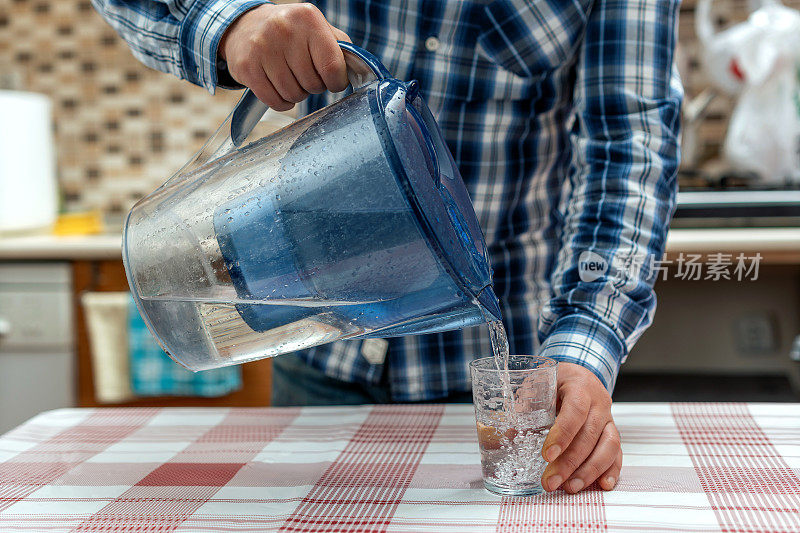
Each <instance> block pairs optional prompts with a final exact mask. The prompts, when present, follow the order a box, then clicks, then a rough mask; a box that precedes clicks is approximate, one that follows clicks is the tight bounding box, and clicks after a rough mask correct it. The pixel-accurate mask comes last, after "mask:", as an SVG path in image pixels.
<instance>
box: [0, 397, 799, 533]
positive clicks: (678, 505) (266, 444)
mask: <svg viewBox="0 0 800 533" xmlns="http://www.w3.org/2000/svg"><path fill="white" fill-rule="evenodd" d="M614 416H615V418H616V420H617V424H618V425H619V428H620V430H621V432H622V440H623V448H624V452H625V466H624V468H623V472H622V475H621V476H620V480H619V485H618V487H617V489H616V490H614V491H613V492H602V491H600V490H595V489H594V488H590V489H589V490H587V491H584V492H581V493H579V494H577V495H574V496H570V495H568V494H565V493H563V492H557V493H554V494H545V495H541V496H536V497H530V498H509V497H502V498H501V497H498V496H494V495H492V494H490V493H488V492H486V491H485V490H484V489H483V488H482V484H481V472H480V466H479V456H478V446H477V441H476V435H475V426H474V418H473V413H472V407H471V406H469V405H448V406H441V405H436V406H434V405H431V406H382V407H374V406H364V407H347V408H344V407H342V408H305V409H273V408H265V409H64V410H59V411H52V412H48V413H44V414H41V415H39V416H37V417H36V418H34V419H32V420H31V421H29V422H27V423H26V424H24V425H22V426H20V427H19V428H17V429H15V430H13V431H11V432H9V433H7V434H6V435H4V436H2V437H0V461H2V462H0V532H2V533H6V532H11V531H36V532H51V531H59V532H61V531H64V532H66V531H114V532H123V531H124V532H133V531H136V532H139V531H146V532H238V531H253V532H255V531H258V532H260V531H275V530H277V531H327V532H339V531H387V532H390V531H391V532H402V531H432V532H433V531H435V532H457V533H465V532H482V531H492V532H494V531H498V532H517V531H519V532H522V531H537V532H547V531H569V532H582V531H600V530H604V531H624V532H630V531H647V532H658V531H676V532H683V531H728V532H747V533H750V532H757V531H764V532H770V533H776V532H800V404H616V405H615V406H614Z"/></svg>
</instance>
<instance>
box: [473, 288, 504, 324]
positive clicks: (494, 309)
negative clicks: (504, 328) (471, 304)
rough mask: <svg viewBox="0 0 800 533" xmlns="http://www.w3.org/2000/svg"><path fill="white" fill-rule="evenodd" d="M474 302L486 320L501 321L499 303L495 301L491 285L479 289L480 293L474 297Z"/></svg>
mask: <svg viewBox="0 0 800 533" xmlns="http://www.w3.org/2000/svg"><path fill="white" fill-rule="evenodd" d="M476 300H477V301H478V303H479V304H480V306H481V308H482V310H483V314H484V316H485V317H486V318H487V320H502V318H503V317H502V313H501V312H500V301H499V300H498V299H497V296H496V295H495V293H494V289H492V286H491V285H487V286H486V287H484V288H483V289H481V292H479V293H478V295H477V296H476Z"/></svg>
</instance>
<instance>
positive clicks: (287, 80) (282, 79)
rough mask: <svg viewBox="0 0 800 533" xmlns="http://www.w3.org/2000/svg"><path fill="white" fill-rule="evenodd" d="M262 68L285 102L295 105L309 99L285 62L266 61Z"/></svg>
mask: <svg viewBox="0 0 800 533" xmlns="http://www.w3.org/2000/svg"><path fill="white" fill-rule="evenodd" d="M262 68H263V69H264V72H266V73H267V77H268V78H269V81H270V82H271V83H272V85H273V86H274V87H275V90H276V91H278V94H279V95H280V97H281V98H282V99H283V100H284V101H286V102H291V103H292V105H294V104H295V103H297V102H302V101H303V100H305V99H306V98H307V97H308V93H307V92H306V91H305V90H304V89H303V87H301V86H300V83H299V82H298V81H297V78H295V75H294V73H293V72H292V69H291V68H289V65H287V64H286V63H285V62H279V61H268V62H267V61H265V62H264V63H262ZM279 111H280V110H279Z"/></svg>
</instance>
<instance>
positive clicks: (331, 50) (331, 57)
mask: <svg viewBox="0 0 800 533" xmlns="http://www.w3.org/2000/svg"><path fill="white" fill-rule="evenodd" d="M342 33H344V32H342ZM332 35H333V34H332V33H325V32H320V33H319V34H315V36H314V37H312V38H311V39H310V40H309V43H308V51H309V52H310V54H311V61H312V62H313V64H314V69H315V71H316V73H317V74H318V75H319V77H320V78H322V81H323V82H324V83H325V87H326V88H327V89H328V90H329V91H331V92H339V91H343V90H344V89H345V88H346V87H347V84H348V81H347V65H346V64H345V62H344V54H343V53H342V49H341V48H340V47H339V45H338V44H337V43H336V40H335V38H331V37H332Z"/></svg>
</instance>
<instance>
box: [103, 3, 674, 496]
mask: <svg viewBox="0 0 800 533" xmlns="http://www.w3.org/2000/svg"><path fill="white" fill-rule="evenodd" d="M95 5H96V6H97V7H98V9H99V10H100V11H101V13H103V15H104V16H105V17H106V19H107V20H108V21H109V22H110V23H111V24H112V26H114V27H115V28H116V29H117V30H118V32H119V33H120V34H121V35H122V37H123V38H125V39H126V40H127V41H128V43H129V44H130V46H131V48H132V50H133V52H134V54H135V55H136V56H137V57H139V58H140V59H141V60H142V61H144V62H145V63H146V64H148V65H150V66H152V67H154V68H157V69H160V70H163V71H165V72H170V73H172V74H175V75H176V76H179V77H182V78H186V79H188V80H189V81H191V82H192V83H195V84H198V85H202V86H204V87H206V88H207V89H208V90H209V91H212V92H213V91H214V89H215V88H216V87H240V86H241V85H244V86H247V87H249V88H251V89H252V90H253V91H254V92H255V94H256V95H257V96H258V97H259V98H260V99H261V100H263V101H264V102H265V103H267V104H268V105H269V106H271V107H272V108H274V109H277V110H286V109H290V108H291V107H292V106H293V105H294V104H295V103H298V102H303V101H305V102H304V105H306V106H307V109H308V110H313V109H317V108H319V107H321V106H322V105H324V103H325V101H324V100H323V98H322V96H321V95H320V93H322V92H323V91H325V90H328V91H340V90H342V89H344V88H345V86H346V84H347V78H346V72H345V64H344V60H343V56H342V53H341V51H340V50H339V48H338V46H337V45H336V40H337V39H338V40H348V41H349V40H350V39H351V38H352V40H353V42H355V43H356V44H358V45H360V46H362V47H364V48H366V49H367V50H369V51H371V52H372V53H373V54H375V55H377V56H378V57H379V58H380V59H381V60H382V61H383V63H384V64H385V65H386V66H387V67H388V69H389V71H390V72H392V73H393V74H394V75H395V76H396V77H398V78H400V79H406V80H408V79H417V80H418V81H419V82H420V87H421V91H422V94H423V96H424V97H425V99H426V101H427V103H428V105H429V106H430V107H431V109H432V111H433V113H434V115H435V116H436V117H437V119H438V121H439V124H440V126H441V128H442V130H443V132H444V135H445V137H446V139H447V141H448V144H449V147H450V150H451V151H452V153H453V156H454V158H455V160H456V162H457V164H458V166H459V169H460V170H461V174H462V176H463V178H464V181H465V183H466V184H467V187H468V189H469V192H470V195H471V198H472V200H473V202H474V204H475V210H476V213H477V215H478V218H479V221H480V223H481V226H482V228H483V230H484V233H485V235H486V238H487V244H488V246H489V251H490V254H491V262H492V266H493V268H494V282H495V291H496V293H497V294H498V296H499V298H500V300H501V307H502V312H503V318H504V323H505V325H506V327H507V328H508V333H509V336H510V342H511V353H517V354H524V353H535V352H537V353H539V354H541V355H544V356H549V357H552V358H554V359H557V360H558V361H560V364H559V371H558V409H559V412H558V417H557V419H556V422H555V424H554V426H553V428H552V430H551V431H550V434H549V436H548V437H547V440H546V442H545V446H544V451H543V455H544V457H545V459H547V460H548V461H550V464H549V465H548V467H547V470H546V471H545V473H544V476H543V486H544V488H545V489H546V490H555V489H557V488H559V487H561V488H563V489H564V490H566V491H567V492H570V493H574V492H577V491H579V490H581V489H583V488H585V487H586V486H588V485H589V484H591V483H592V482H594V481H598V483H599V486H600V487H602V488H603V489H605V490H611V489H612V488H613V487H614V485H615V484H616V481H617V478H618V476H619V471H620V467H621V464H622V452H621V448H620V441H619V433H618V432H617V429H616V427H615V425H614V422H613V419H612V416H611V410H610V408H611V396H610V391H611V390H613V386H614V382H615V379H616V376H617V373H618V371H619V365H620V364H621V363H622V362H623V361H624V358H625V357H626V355H627V353H628V351H629V350H630V348H631V347H632V346H633V344H634V342H635V341H636V339H637V338H638V337H639V336H640V335H641V333H642V332H643V331H644V329H645V328H646V327H647V326H648V325H649V323H650V322H651V320H652V315H653V312H654V310H655V295H654V293H653V290H652V283H653V281H654V280H653V276H652V275H651V271H652V268H650V267H651V266H652V262H653V258H658V257H660V256H661V254H662V252H663V249H664V243H665V239H666V232H667V226H668V223H669V219H670V217H671V214H672V210H673V207H674V196H675V188H676V180H675V174H676V169H677V164H678V137H677V136H678V119H679V108H680V103H681V97H682V93H681V89H680V83H679V81H678V79H677V77H676V76H675V75H674V69H673V65H672V63H673V50H674V45H675V26H676V19H677V11H678V0H573V1H568V0H318V1H317V2H316V7H315V6H312V5H310V4H292V5H272V4H267V3H265V2H264V1H262V0H208V1H199V0H198V1H191V0H162V1H158V0H142V1H131V2H118V1H113V0H95ZM309 95H312V96H311V97H310V98H309ZM318 95H320V96H318ZM365 194H368V191H365ZM486 338H487V334H486V332H485V328H472V329H468V330H463V331H456V332H452V333H446V334H438V335H428V336H420V337H404V338H398V339H392V340H391V341H390V343H389V345H388V349H386V347H385V346H382V345H381V344H380V342H378V343H375V342H374V341H373V342H370V341H363V342H362V341H348V342H340V343H334V344H330V345H324V346H321V347H317V348H314V349H310V350H307V351H305V352H302V353H300V354H298V355H293V356H281V357H278V358H276V359H275V360H274V369H275V372H274V380H275V383H274V387H275V390H276V393H275V394H276V397H275V399H276V403H282V404H286V403H290V402H294V403H303V404H310V403H343V402H350V403H353V402H382V401H441V400H445V401H447V400H455V399H463V398H464V396H465V395H466V393H467V391H469V378H468V369H467V365H468V362H469V361H470V360H471V359H473V358H474V357H477V356H479V355H486V354H488V344H487V342H486ZM298 390H300V391H301V392H300V393H299V394H298V393H297V391H298ZM292 394H294V396H292Z"/></svg>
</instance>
